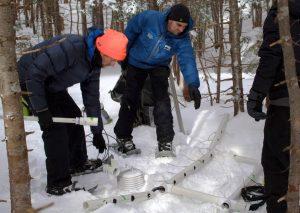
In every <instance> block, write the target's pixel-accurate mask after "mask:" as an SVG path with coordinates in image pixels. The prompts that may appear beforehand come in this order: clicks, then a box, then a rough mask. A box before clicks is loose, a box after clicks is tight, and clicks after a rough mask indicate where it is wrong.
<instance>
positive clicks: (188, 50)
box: [125, 9, 200, 87]
mask: <svg viewBox="0 0 300 213" xmlns="http://www.w3.org/2000/svg"><path fill="white" fill-rule="evenodd" d="M169 12H170V9H169V10H166V11H165V12H163V13H162V12H158V11H154V10H147V11H144V12H142V13H140V14H138V15H136V16H135V17H133V18H132V19H131V20H130V21H129V22H128V25H127V27H126V30H125V34H126V36H127V38H128V40H129V43H128V63H129V64H131V65H133V66H135V67H138V68H141V69H149V68H154V67H157V66H169V64H170V62H171V57H172V56H173V55H177V56H178V62H179V65H180V68H181V71H182V74H183V76H184V79H185V81H186V83H187V84H188V85H194V86H196V87H199V85H200V82H199V76H198V71H197V67H196V62H195V56H194V52H193V48H192V46H191V40H190V37H189V31H190V30H191V29H192V27H193V21H192V19H190V21H189V25H188V27H187V28H186V30H185V31H184V32H183V33H181V34H180V35H173V34H171V33H170V32H168V31H167V16H168V14H169Z"/></svg>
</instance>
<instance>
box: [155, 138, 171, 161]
mask: <svg viewBox="0 0 300 213" xmlns="http://www.w3.org/2000/svg"><path fill="white" fill-rule="evenodd" d="M155 157H156V158H160V157H176V155H175V148H174V147H173V145H172V141H168V142H158V150H157V151H156V153H155Z"/></svg>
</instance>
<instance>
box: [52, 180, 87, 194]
mask: <svg viewBox="0 0 300 213" xmlns="http://www.w3.org/2000/svg"><path fill="white" fill-rule="evenodd" d="M76 184H77V181H74V182H73V183H71V184H70V185H67V186H47V187H46V192H47V193H48V194H49V195H55V196H61V195H64V194H66V193H70V192H72V191H79V190H84V191H85V188H84V187H80V186H76Z"/></svg>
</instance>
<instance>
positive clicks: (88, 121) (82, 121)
mask: <svg viewBox="0 0 300 213" xmlns="http://www.w3.org/2000/svg"><path fill="white" fill-rule="evenodd" d="M0 119H3V116H2V115H0ZM52 119H53V122H55V123H71V124H77V125H88V126H97V125H98V118H94V117H77V118H61V117H53V118H52ZM24 120H25V121H38V120H39V118H38V117H36V116H24Z"/></svg>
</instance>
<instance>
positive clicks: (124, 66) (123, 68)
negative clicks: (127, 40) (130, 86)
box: [119, 57, 128, 71]
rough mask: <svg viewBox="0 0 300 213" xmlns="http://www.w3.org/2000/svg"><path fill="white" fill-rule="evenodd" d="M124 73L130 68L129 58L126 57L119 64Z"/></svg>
mask: <svg viewBox="0 0 300 213" xmlns="http://www.w3.org/2000/svg"><path fill="white" fill-rule="evenodd" d="M119 64H120V66H121V69H122V71H125V70H127V67H128V58H127V57H126V58H125V59H124V60H123V61H121V62H119Z"/></svg>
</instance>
